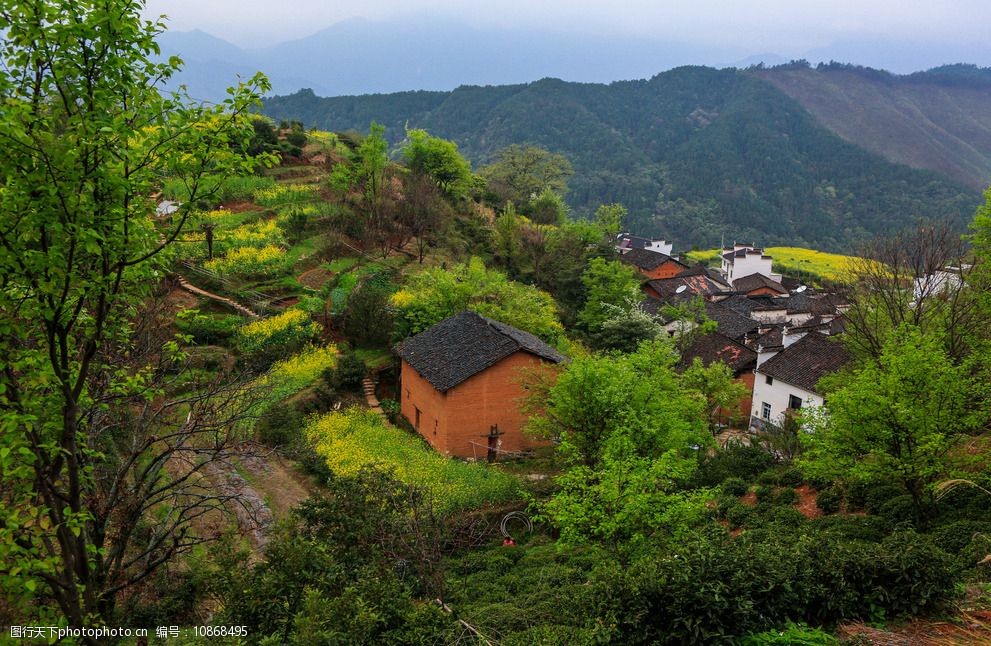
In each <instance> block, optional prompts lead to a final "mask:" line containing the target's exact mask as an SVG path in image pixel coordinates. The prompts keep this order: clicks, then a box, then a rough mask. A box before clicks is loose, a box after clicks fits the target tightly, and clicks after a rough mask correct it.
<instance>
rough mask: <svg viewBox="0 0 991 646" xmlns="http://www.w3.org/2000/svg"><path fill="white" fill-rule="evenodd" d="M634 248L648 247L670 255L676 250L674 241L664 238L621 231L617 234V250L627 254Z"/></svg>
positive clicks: (647, 248)
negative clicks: (644, 236)
mask: <svg viewBox="0 0 991 646" xmlns="http://www.w3.org/2000/svg"><path fill="white" fill-rule="evenodd" d="M633 249H646V250H648V251H656V252H657V253H662V254H664V255H665V256H670V255H671V252H672V251H673V250H674V243H672V242H667V241H665V240H664V239H663V238H641V237H640V236H634V235H630V234H629V233H620V234H619V235H617V236H616V251H618V252H619V253H622V254H625V253H628V252H630V251H632V250H633Z"/></svg>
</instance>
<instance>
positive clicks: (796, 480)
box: [778, 467, 805, 487]
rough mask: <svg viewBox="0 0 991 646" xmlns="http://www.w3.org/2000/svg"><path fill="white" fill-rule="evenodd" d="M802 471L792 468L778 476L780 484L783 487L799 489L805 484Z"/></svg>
mask: <svg viewBox="0 0 991 646" xmlns="http://www.w3.org/2000/svg"><path fill="white" fill-rule="evenodd" d="M804 480H805V479H804V478H803V477H802V471H801V469H798V468H796V467H790V468H788V469H785V470H784V471H782V472H781V473H779V474H778V484H779V485H781V486H782V487H797V486H798V485H800V484H802V482H804Z"/></svg>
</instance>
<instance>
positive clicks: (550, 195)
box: [529, 188, 568, 224]
mask: <svg viewBox="0 0 991 646" xmlns="http://www.w3.org/2000/svg"><path fill="white" fill-rule="evenodd" d="M529 213H530V219H531V220H532V221H534V222H536V223H537V224H564V223H565V221H566V220H567V219H568V205H567V204H565V203H564V199H563V198H562V197H561V196H560V195H558V194H557V193H555V192H554V191H552V190H551V189H549V188H545V189H544V190H543V191H541V193H540V195H538V196H537V197H535V198H534V199H532V200H530V206H529Z"/></svg>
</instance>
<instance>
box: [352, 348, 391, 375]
mask: <svg viewBox="0 0 991 646" xmlns="http://www.w3.org/2000/svg"><path fill="white" fill-rule="evenodd" d="M354 353H355V355H357V356H358V358H359V359H361V360H362V361H364V362H365V365H366V366H367V367H368V369H369V370H379V369H381V368H385V367H387V366H388V365H389V364H391V363H392V358H393V357H392V352H391V351H390V350H389V349H388V348H355V350H354Z"/></svg>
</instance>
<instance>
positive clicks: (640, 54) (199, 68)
mask: <svg viewBox="0 0 991 646" xmlns="http://www.w3.org/2000/svg"><path fill="white" fill-rule="evenodd" d="M159 43H160V45H161V47H162V53H163V55H166V56H167V55H173V54H175V55H179V56H180V57H182V58H183V60H184V61H185V63H186V65H185V69H184V70H183V71H182V72H181V73H180V74H179V75H178V76H177V77H176V78H175V79H174V80H173V85H177V84H179V83H183V84H185V85H186V86H187V87H188V88H189V91H190V94H192V95H193V96H194V97H195V98H198V99H203V100H211V101H215V100H218V99H222V98H223V97H224V96H225V94H224V90H225V89H226V88H227V87H228V86H229V85H231V84H232V83H234V82H235V80H236V77H237V76H238V75H240V76H242V77H248V76H251V75H252V74H254V73H255V72H256V71H259V70H261V71H263V72H265V74H267V75H268V77H269V79H270V80H271V81H272V85H273V89H272V93H273V94H290V93H292V92H295V91H296V90H299V89H302V88H310V89H312V90H313V91H314V92H315V93H316V94H318V95H321V96H341V95H357V94H371V93H387V92H400V91H407V90H452V89H454V88H456V87H458V86H459V85H504V84H513V83H525V82H530V81H534V80H537V79H541V78H545V77H554V78H561V79H564V80H567V81H576V82H597V83H607V82H611V81H617V80H628V79H640V78H650V77H651V76H653V75H655V74H657V73H658V72H661V71H664V70H667V69H671V68H674V67H678V66H682V65H706V66H710V67H727V66H733V67H747V66H749V65H752V64H756V63H759V62H763V63H765V64H768V65H773V64H778V63H782V62H786V61H787V60H791V59H798V58H806V59H808V60H810V61H811V62H813V63H815V62H818V61H829V60H842V61H852V62H856V63H858V64H861V65H867V66H871V67H875V68H881V69H887V70H890V71H893V72H897V73H908V72H913V71H917V70H923V69H928V68H930V67H935V66H938V65H942V64H945V63H953V62H961V61H966V62H973V63H978V64H984V65H991V46H988V45H979V46H973V45H962V44H956V45H944V44H928V43H927V44H921V43H909V42H904V41H897V42H896V41H885V40H878V39H863V40H856V39H850V40H846V41H843V42H837V43H833V44H831V45H829V46H826V47H820V48H817V49H815V50H813V51H799V52H769V51H750V50H748V49H746V48H744V47H742V46H739V45H735V44H731V43H727V44H722V45H702V44H693V43H688V42H677V41H672V40H660V39H651V38H646V37H631V36H620V35H608V34H598V35H596V34H588V35H576V34H574V33H565V32H563V31H555V30H554V29H552V28H545V27H532V28H499V27H486V28H476V27H472V26H469V25H466V24H464V23H461V22H458V21H455V20H452V19H436V18H428V17H423V18H416V19H405V20H398V19H396V20H391V21H369V20H364V19H351V20H346V21H343V22H339V23H336V24H334V25H331V26H329V27H327V28H325V29H322V30H320V31H318V32H316V33H314V34H312V35H309V36H306V37H304V38H299V39H296V40H291V41H286V42H283V43H280V44H277V45H274V46H268V47H259V48H250V47H249V48H242V47H238V46H236V45H233V44H231V43H229V42H226V41H224V40H222V39H220V38H216V37H214V36H211V35H210V34H208V33H206V32H203V31H190V32H174V31H169V32H166V33H164V34H162V35H161V36H160V38H159Z"/></svg>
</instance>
